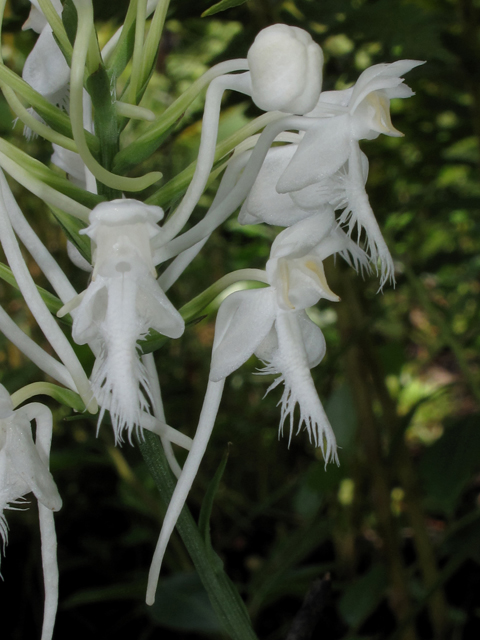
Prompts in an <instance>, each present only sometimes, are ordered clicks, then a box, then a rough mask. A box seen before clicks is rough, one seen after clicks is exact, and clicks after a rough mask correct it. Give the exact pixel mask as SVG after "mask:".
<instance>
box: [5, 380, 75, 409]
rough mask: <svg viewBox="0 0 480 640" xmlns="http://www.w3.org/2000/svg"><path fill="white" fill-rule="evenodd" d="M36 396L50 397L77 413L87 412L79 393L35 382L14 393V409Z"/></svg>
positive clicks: (46, 383)
mask: <svg viewBox="0 0 480 640" xmlns="http://www.w3.org/2000/svg"><path fill="white" fill-rule="evenodd" d="M35 396H49V397H50V398H53V399H54V400H58V402H60V403H62V404H66V405H68V406H69V407H71V408H72V409H75V411H78V412H81V411H85V405H84V403H83V402H82V399H81V398H80V396H79V395H78V393H75V392H74V391H70V390H68V389H64V388H63V387H59V386H57V385H56V384H52V383H51V382H33V383H32V384H27V385H26V386H25V387H22V388H21V389H19V390H18V391H15V393H12V396H11V399H12V403H13V408H14V409H16V408H17V407H18V406H20V405H21V404H23V403H24V402H25V401H26V400H30V398H34V397H35Z"/></svg>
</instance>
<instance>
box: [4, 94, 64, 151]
mask: <svg viewBox="0 0 480 640" xmlns="http://www.w3.org/2000/svg"><path fill="white" fill-rule="evenodd" d="M2 92H3V95H4V96H5V100H6V101H7V102H8V105H9V106H10V109H11V110H12V111H13V112H14V113H15V115H16V116H18V118H20V120H21V121H22V122H23V124H24V125H26V126H27V127H28V128H29V129H31V130H32V131H33V132H34V133H36V134H37V135H39V136H41V137H42V138H45V140H49V141H50V142H53V144H58V145H59V146H60V147H64V148H65V149H68V150H69V151H73V152H75V153H76V152H77V145H76V144H75V142H74V141H73V140H72V139H71V138H67V136H63V135H62V134H61V133H57V132H56V131H54V130H53V129H52V128H51V127H49V126H48V125H46V124H44V123H43V122H39V120H38V119H37V118H35V116H34V115H32V114H31V113H30V112H29V111H28V109H25V107H24V106H23V104H22V103H21V102H20V100H19V99H18V98H17V96H16V95H15V92H14V91H13V89H12V88H11V87H8V86H7V85H6V84H4V83H2Z"/></svg>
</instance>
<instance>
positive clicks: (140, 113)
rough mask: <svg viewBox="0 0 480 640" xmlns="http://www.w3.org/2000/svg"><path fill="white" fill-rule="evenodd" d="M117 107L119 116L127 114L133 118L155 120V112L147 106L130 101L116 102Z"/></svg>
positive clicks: (126, 115) (127, 116)
mask: <svg viewBox="0 0 480 640" xmlns="http://www.w3.org/2000/svg"><path fill="white" fill-rule="evenodd" d="M115 109H116V111H117V113H118V115H119V116H125V117H126V118H131V119H133V120H147V121H148V122H153V121H154V120H155V114H154V113H153V111H150V109H145V107H138V106H137V105H135V104H129V103H128V102H120V101H119V100H117V101H116V102H115Z"/></svg>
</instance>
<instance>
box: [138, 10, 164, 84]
mask: <svg viewBox="0 0 480 640" xmlns="http://www.w3.org/2000/svg"><path fill="white" fill-rule="evenodd" d="M169 5H170V0H159V2H158V4H157V6H156V8H155V13H154V14H153V18H152V22H151V24H150V29H149V30H148V34H147V37H146V38H145V44H144V45H143V61H142V76H141V78H142V82H141V83H140V86H142V85H143V84H144V82H146V80H147V78H148V76H149V74H150V70H151V68H152V67H153V65H154V63H155V58H156V57H157V51H158V45H159V43H160V38H161V37H162V31H163V25H164V24H165V18H166V16H167V11H168V7H169Z"/></svg>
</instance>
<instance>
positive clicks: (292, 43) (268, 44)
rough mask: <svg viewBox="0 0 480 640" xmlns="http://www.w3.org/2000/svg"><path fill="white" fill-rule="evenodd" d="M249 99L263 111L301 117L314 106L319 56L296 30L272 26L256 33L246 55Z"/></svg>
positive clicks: (309, 40)
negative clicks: (250, 97) (249, 88)
mask: <svg viewBox="0 0 480 640" xmlns="http://www.w3.org/2000/svg"><path fill="white" fill-rule="evenodd" d="M247 59H248V64H249V68H250V73H251V79H252V99H253V101H254V102H255V104H256V105H257V106H258V107H260V109H263V110H264V111H283V112H285V113H294V114H298V115H303V114H305V113H308V112H309V111H311V110H312V109H313V108H314V107H315V105H316V104H317V102H318V99H319V97H320V91H321V88H322V66H323V53H322V50H321V48H320V47H319V46H318V44H316V43H315V42H314V41H313V40H312V38H311V36H310V35H309V34H308V33H307V32H306V31H304V30H303V29H299V28H298V27H289V26H287V25H285V24H275V25H273V26H271V27H267V28H266V29H263V31H260V33H259V34H258V36H257V37H256V38H255V42H254V43H253V44H252V46H251V47H250V49H249V51H248V55H247Z"/></svg>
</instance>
